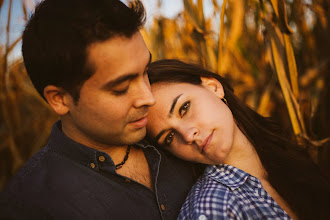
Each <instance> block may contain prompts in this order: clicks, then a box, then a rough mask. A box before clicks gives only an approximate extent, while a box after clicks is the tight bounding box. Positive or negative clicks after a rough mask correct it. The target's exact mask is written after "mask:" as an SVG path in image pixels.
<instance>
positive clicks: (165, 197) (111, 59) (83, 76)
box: [0, 0, 194, 219]
mask: <svg viewBox="0 0 330 220" xmlns="http://www.w3.org/2000/svg"><path fill="white" fill-rule="evenodd" d="M144 19H145V12H144V8H143V5H142V4H141V2H139V1H136V2H134V3H133V4H131V7H130V8H129V7H127V6H125V5H124V4H123V3H122V2H121V1H119V0H45V1H43V2H41V3H40V4H39V5H38V6H37V8H36V9H35V13H34V15H32V17H31V18H30V20H29V21H28V23H27V25H26V28H25V30H24V33H23V45H22V52H23V58H24V63H25V66H26V69H27V72H28V74H29V76H30V78H31V80H32V82H33V83H34V85H35V87H36V89H37V90H38V92H39V93H40V94H41V95H42V96H43V97H44V98H45V100H46V101H47V102H48V104H49V105H50V106H51V108H52V109H53V110H54V111H55V112H56V113H57V114H58V115H59V116H60V119H61V120H60V121H59V122H57V123H56V124H55V125H54V126H53V129H52V132H51V136H50V140H49V142H48V144H47V145H46V146H45V147H44V148H42V149H41V150H40V151H39V152H38V153H37V154H35V155H34V156H33V157H32V158H31V159H30V160H29V161H28V162H27V163H26V164H25V165H24V166H23V168H22V169H21V170H20V171H19V172H18V173H17V174H16V176H15V177H14V178H13V179H12V180H11V181H10V183H9V184H8V185H7V187H6V188H5V190H4V192H3V193H2V198H1V203H0V207H1V208H0V217H5V218H13V219H30V218H31V219H43V218H54V219H175V218H176V217H177V215H178V213H179V209H180V207H181V205H182V203H183V202H184V199H185V197H186V195H187V193H188V191H189V189H190V187H191V186H192V184H193V182H194V176H193V175H192V170H191V166H190V165H189V164H186V163H185V162H182V161H179V160H177V159H175V158H173V157H171V156H169V155H167V154H164V153H163V152H159V151H158V150H156V149H155V148H154V147H153V146H150V145H147V144H146V143H144V142H139V141H140V140H141V139H143V137H144V136H145V133H146V129H145V125H146V123H147V115H148V107H149V106H152V105H153V104H154V103H155V100H154V98H153V96H152V94H151V92H150V85H149V80H148V75H147V70H148V65H149V63H150V61H151V54H150V53H149V51H148V49H147V47H146V45H145V43H144V41H143V38H142V36H141V34H140V33H139V28H140V27H141V26H142V25H143V23H144ZM138 142H139V143H138Z"/></svg>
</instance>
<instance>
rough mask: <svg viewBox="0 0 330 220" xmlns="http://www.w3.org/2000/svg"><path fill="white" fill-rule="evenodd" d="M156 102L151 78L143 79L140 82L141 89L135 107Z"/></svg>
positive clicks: (151, 104)
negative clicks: (151, 86) (150, 82)
mask: <svg viewBox="0 0 330 220" xmlns="http://www.w3.org/2000/svg"><path fill="white" fill-rule="evenodd" d="M155 103H156V100H155V98H154V96H153V95H152V93H151V90H150V84H149V80H148V81H147V82H146V80H143V82H140V86H139V89H138V90H137V94H136V99H135V101H134V107H135V108H140V107H142V106H153V105H154V104H155Z"/></svg>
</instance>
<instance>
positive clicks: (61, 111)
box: [44, 85, 72, 116]
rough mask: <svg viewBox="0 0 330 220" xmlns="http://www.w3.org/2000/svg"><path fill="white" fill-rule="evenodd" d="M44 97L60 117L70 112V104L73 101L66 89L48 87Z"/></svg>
mask: <svg viewBox="0 0 330 220" xmlns="http://www.w3.org/2000/svg"><path fill="white" fill-rule="evenodd" d="M44 97H45V99H46V100H47V102H48V104H49V105H50V107H51V108H52V109H53V110H54V111H55V112H56V113H57V114H58V115H59V116H63V115H65V114H67V113H68V112H69V105H68V104H69V103H68V102H70V100H71V101H72V97H71V95H69V93H67V92H66V91H65V90H64V89H62V88H59V87H56V86H53V85H48V86H46V87H45V88H44Z"/></svg>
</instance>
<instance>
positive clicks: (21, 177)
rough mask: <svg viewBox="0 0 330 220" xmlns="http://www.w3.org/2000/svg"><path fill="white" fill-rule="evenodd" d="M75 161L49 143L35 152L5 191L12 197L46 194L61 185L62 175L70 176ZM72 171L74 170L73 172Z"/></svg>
mask: <svg viewBox="0 0 330 220" xmlns="http://www.w3.org/2000/svg"><path fill="white" fill-rule="evenodd" d="M72 164H73V161H71V160H70V159H68V158H66V157H64V156H62V155H60V154H58V153H56V152H55V151H54V150H53V149H52V147H51V146H50V145H49V144H48V145H46V146H45V147H43V148H41V149H40V150H39V151H38V152H37V153H35V154H34V155H33V156H32V157H31V158H30V159H29V160H28V161H27V162H26V163H25V164H24V165H23V166H22V167H21V168H20V169H19V170H18V172H17V173H16V174H15V175H14V176H13V177H12V178H11V180H10V181H9V183H8V184H7V185H6V187H5V189H4V191H3V193H4V194H6V195H8V196H10V197H16V196H17V197H18V198H20V197H29V196H32V197H33V195H36V194H46V193H47V190H52V189H53V188H54V187H55V186H54V185H55V184H56V187H60V184H58V183H61V181H59V179H60V178H62V177H66V179H67V177H70V176H71V175H69V173H70V172H65V171H68V170H71V169H74V166H72ZM71 173H72V172H71Z"/></svg>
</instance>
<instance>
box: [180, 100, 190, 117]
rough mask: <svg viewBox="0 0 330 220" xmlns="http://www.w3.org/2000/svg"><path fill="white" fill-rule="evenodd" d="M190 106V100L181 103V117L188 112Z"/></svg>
mask: <svg viewBox="0 0 330 220" xmlns="http://www.w3.org/2000/svg"><path fill="white" fill-rule="evenodd" d="M189 108H190V101H186V102H185V103H183V104H182V105H181V107H180V108H179V115H180V116H181V118H182V117H183V116H184V115H185V114H186V113H187V112H188V110H189Z"/></svg>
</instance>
